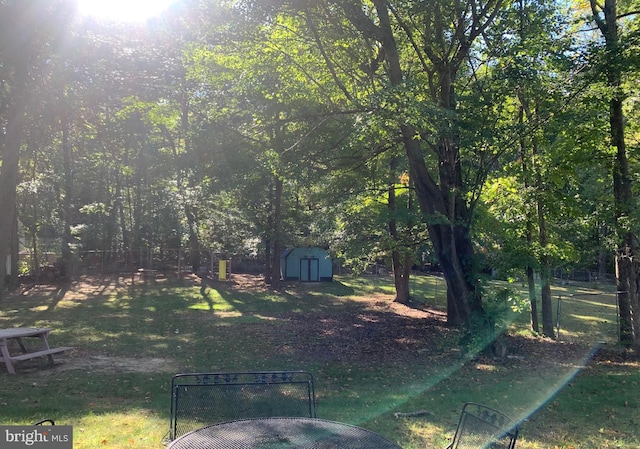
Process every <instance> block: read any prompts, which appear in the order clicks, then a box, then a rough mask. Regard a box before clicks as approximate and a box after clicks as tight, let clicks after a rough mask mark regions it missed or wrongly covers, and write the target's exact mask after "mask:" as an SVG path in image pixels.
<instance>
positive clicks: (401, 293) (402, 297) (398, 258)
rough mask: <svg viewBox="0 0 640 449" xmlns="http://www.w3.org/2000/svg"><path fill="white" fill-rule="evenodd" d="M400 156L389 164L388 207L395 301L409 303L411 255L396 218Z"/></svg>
mask: <svg viewBox="0 0 640 449" xmlns="http://www.w3.org/2000/svg"><path fill="white" fill-rule="evenodd" d="M397 168H398V158H396V157H394V158H393V159H392V160H391V163H390V164H389V181H388V183H389V185H388V189H387V209H388V211H389V223H388V228H389V235H390V236H391V240H392V242H393V246H394V247H393V249H392V251H391V264H392V268H393V280H394V285H395V290H396V297H395V299H394V301H396V302H399V303H402V304H408V303H409V302H410V301H411V292H410V291H409V276H410V274H411V265H410V264H411V257H410V255H409V253H408V251H407V249H406V248H404V245H403V244H402V241H401V238H400V235H399V234H398V222H397V220H396V218H395V217H396V214H397V210H396V175H397V173H396V170H397Z"/></svg>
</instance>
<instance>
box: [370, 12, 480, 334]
mask: <svg viewBox="0 0 640 449" xmlns="http://www.w3.org/2000/svg"><path fill="white" fill-rule="evenodd" d="M374 4H375V5H376V11H377V13H378V18H379V22H380V24H379V30H380V36H379V37H380V39H379V40H380V43H381V45H382V49H383V51H384V54H385V59H386V61H387V69H386V70H387V75H388V77H389V81H390V83H391V84H392V85H393V86H400V85H402V84H403V83H404V81H405V80H404V75H403V72H402V68H401V65H400V54H399V52H398V48H397V46H396V42H395V39H394V36H393V28H392V26H391V22H390V18H389V11H388V9H387V8H388V5H387V3H386V2H385V1H383V0H377V1H374ZM455 69H456V67H455V66H453V65H448V64H441V65H440V66H439V67H437V68H436V70H438V74H439V75H440V88H439V91H440V98H439V101H440V103H441V104H440V106H441V107H443V108H444V109H448V110H451V111H453V110H455V102H454V101H453V91H454V88H453V82H454V79H455V73H456V70H455ZM400 132H401V136H402V140H403V144H404V148H405V153H406V155H407V158H408V162H409V167H410V171H411V178H412V179H413V182H414V185H415V188H416V196H417V199H418V204H419V205H420V208H421V210H422V212H423V213H424V214H425V215H426V217H427V218H426V221H427V228H428V230H429V237H430V239H431V242H432V243H433V246H434V250H435V252H436V255H437V256H438V261H439V262H440V265H441V267H442V270H443V274H444V277H445V279H446V281H447V322H448V323H449V324H451V325H453V326H462V325H465V324H470V322H471V319H472V316H474V315H482V314H483V308H482V300H481V296H480V292H479V290H478V289H477V283H476V273H475V269H474V264H473V261H474V252H473V246H472V242H471V237H470V230H469V223H470V217H469V211H468V208H467V205H466V200H465V199H464V198H463V197H462V192H463V191H464V189H463V185H462V173H461V167H460V153H459V150H458V148H457V145H456V144H455V142H454V141H453V140H452V136H444V135H443V136H441V137H440V144H439V148H438V151H437V154H438V161H439V169H438V176H439V185H438V184H437V183H436V181H435V180H434V178H433V177H432V176H431V174H430V172H429V169H428V168H427V165H426V162H425V159H424V156H423V154H422V148H421V144H420V141H419V140H418V138H417V136H418V135H419V133H418V131H417V129H415V128H414V127H413V126H411V125H409V124H402V125H401V126H400Z"/></svg>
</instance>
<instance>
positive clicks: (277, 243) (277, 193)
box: [271, 176, 283, 287]
mask: <svg viewBox="0 0 640 449" xmlns="http://www.w3.org/2000/svg"><path fill="white" fill-rule="evenodd" d="M274 184H275V186H274V197H273V203H274V205H273V206H274V208H273V261H272V263H271V286H272V287H279V286H280V284H281V278H280V253H281V252H282V189H283V181H282V179H281V178H280V177H279V176H275V179H274Z"/></svg>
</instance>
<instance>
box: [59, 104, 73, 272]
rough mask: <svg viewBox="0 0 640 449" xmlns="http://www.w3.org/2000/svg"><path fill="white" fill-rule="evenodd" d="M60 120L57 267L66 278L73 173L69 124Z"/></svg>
mask: <svg viewBox="0 0 640 449" xmlns="http://www.w3.org/2000/svg"><path fill="white" fill-rule="evenodd" d="M64 114H65V112H63V117H62V119H61V120H60V126H61V127H62V165H63V168H64V196H63V199H62V217H63V219H62V226H63V230H62V242H61V245H62V247H61V254H62V261H61V265H60V267H59V269H60V273H59V275H60V277H62V278H66V277H67V276H68V275H69V274H70V273H71V269H72V267H73V260H72V254H71V244H72V235H71V227H72V226H73V222H72V221H73V220H72V212H71V211H72V207H71V201H72V198H73V172H72V168H71V160H72V157H71V146H70V143H69V123H68V121H67V117H66V115H64Z"/></svg>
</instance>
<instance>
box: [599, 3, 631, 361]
mask: <svg viewBox="0 0 640 449" xmlns="http://www.w3.org/2000/svg"><path fill="white" fill-rule="evenodd" d="M590 4H591V10H592V12H593V19H594V21H595V22H596V25H597V26H598V29H599V30H600V32H601V33H602V35H603V37H604V40H605V49H606V57H607V59H606V62H607V63H606V65H605V68H604V70H605V75H606V77H607V83H608V85H609V88H610V89H611V93H612V98H611V100H610V102H609V127H610V140H611V145H612V146H613V147H614V148H615V149H616V155H615V158H614V160H613V170H612V177H613V195H614V218H615V220H616V227H617V229H616V235H617V250H616V256H615V257H616V261H615V265H616V287H617V290H618V313H619V316H620V342H621V343H622V344H624V345H627V346H633V347H634V348H635V349H636V350H640V334H639V333H638V331H637V330H638V328H639V327H640V323H638V320H640V318H638V312H640V311H639V310H638V283H637V282H636V276H635V274H636V267H635V262H634V260H635V258H636V257H637V254H636V253H637V247H636V240H635V236H634V234H633V231H632V230H631V228H630V226H629V223H628V222H629V220H630V217H631V204H632V199H633V196H632V189H631V177H630V175H629V162H628V155H627V147H626V142H625V127H624V109H623V106H624V99H625V93H624V90H623V85H622V64H621V63H620V61H621V59H622V57H621V55H620V52H621V45H620V35H619V31H618V23H617V20H618V13H617V2H616V0H604V3H599V2H597V1H596V0H591V1H590Z"/></svg>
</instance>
